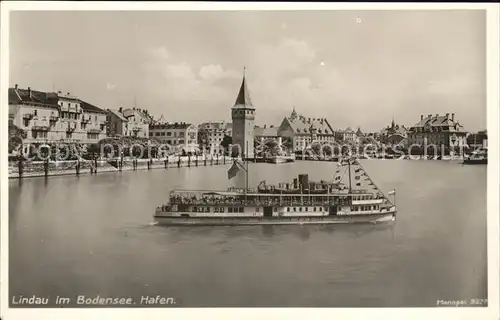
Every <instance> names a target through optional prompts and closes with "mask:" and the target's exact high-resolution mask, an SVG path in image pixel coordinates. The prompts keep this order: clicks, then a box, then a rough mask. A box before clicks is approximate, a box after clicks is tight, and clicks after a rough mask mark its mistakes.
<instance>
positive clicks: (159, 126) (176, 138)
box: [149, 122, 198, 152]
mask: <svg viewBox="0 0 500 320" xmlns="http://www.w3.org/2000/svg"><path fill="white" fill-rule="evenodd" d="M149 137H150V138H154V139H155V140H157V141H158V142H160V143H161V144H165V145H168V146H169V147H170V148H171V149H170V150H172V151H182V150H183V151H185V152H197V151H198V128H197V127H196V126H195V125H193V124H190V123H185V122H175V123H156V124H151V125H150V126H149Z"/></svg>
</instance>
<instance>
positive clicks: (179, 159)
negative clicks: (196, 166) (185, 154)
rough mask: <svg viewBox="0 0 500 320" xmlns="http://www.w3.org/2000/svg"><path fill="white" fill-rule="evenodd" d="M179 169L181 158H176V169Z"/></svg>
mask: <svg viewBox="0 0 500 320" xmlns="http://www.w3.org/2000/svg"><path fill="white" fill-rule="evenodd" d="M180 167H181V156H177V168H180Z"/></svg>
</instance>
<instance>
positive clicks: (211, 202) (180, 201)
mask: <svg viewBox="0 0 500 320" xmlns="http://www.w3.org/2000/svg"><path fill="white" fill-rule="evenodd" d="M170 204H177V205H197V206H260V207H267V206H280V207H283V206H289V207H304V206H329V205H337V204H339V203H338V202H337V201H310V200H305V199H304V200H303V201H298V200H296V201H279V200H277V201H269V200H256V199H255V200H249V199H247V200H244V199H230V198H227V197H226V198H221V199H193V198H177V197H173V198H171V199H170Z"/></svg>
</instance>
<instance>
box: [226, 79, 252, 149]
mask: <svg viewBox="0 0 500 320" xmlns="http://www.w3.org/2000/svg"><path fill="white" fill-rule="evenodd" d="M231 118H232V121H233V137H232V138H233V152H234V151H236V150H238V151H239V152H238V156H244V157H245V158H252V157H253V153H254V120H255V108H254V106H253V104H252V100H251V99H250V92H249V91H248V88H247V84H246V79H245V70H243V81H242V82H241V87H240V92H239V93H238V97H237V98H236V102H235V103H234V106H233V107H232V108H231ZM241 153H243V154H241Z"/></svg>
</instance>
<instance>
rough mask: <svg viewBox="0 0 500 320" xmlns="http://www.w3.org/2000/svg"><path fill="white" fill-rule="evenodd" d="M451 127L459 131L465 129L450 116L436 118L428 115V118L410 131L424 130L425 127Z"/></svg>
mask: <svg viewBox="0 0 500 320" xmlns="http://www.w3.org/2000/svg"><path fill="white" fill-rule="evenodd" d="M427 126H429V127H449V128H450V129H455V128H457V131H458V129H459V128H461V127H463V126H462V125H461V124H460V123H459V122H458V121H453V120H452V119H451V118H450V117H449V115H444V116H440V115H437V116H434V115H428V116H427V117H425V118H423V119H422V120H420V121H419V122H417V123H416V124H414V125H413V126H412V127H411V128H410V129H413V128H423V127H427Z"/></svg>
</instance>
